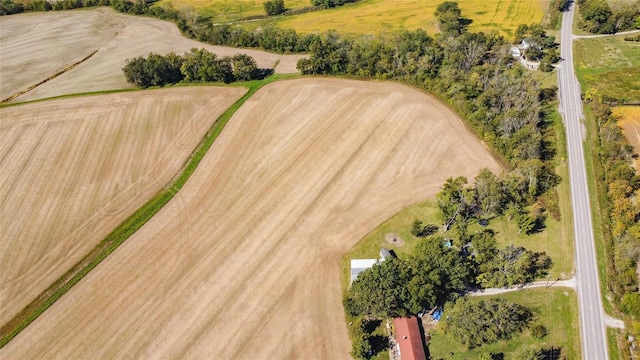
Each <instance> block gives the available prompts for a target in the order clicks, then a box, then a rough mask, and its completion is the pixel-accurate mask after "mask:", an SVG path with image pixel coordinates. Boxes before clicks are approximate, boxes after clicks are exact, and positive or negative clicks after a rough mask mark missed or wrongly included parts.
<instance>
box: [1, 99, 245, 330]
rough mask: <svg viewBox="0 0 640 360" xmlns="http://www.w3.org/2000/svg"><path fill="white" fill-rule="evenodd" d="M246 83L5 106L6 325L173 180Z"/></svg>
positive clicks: (3, 312)
mask: <svg viewBox="0 0 640 360" xmlns="http://www.w3.org/2000/svg"><path fill="white" fill-rule="evenodd" d="M245 91H246V89H244V88H241V87H225V88H216V87H206V88H204V87H197V88H193V87H192V88H186V87H185V88H176V89H162V90H150V91H141V92H132V93H122V94H110V95H100V96H87V97H75V98H66V99H58V100H51V101H46V102H37V103H32V104H25V105H17V106H12V107H5V108H2V109H0V139H1V141H0V167H1V168H2V171H1V172H0V198H1V199H2V202H1V203H0V229H2V233H1V234H0V268H2V271H0V324H3V325H4V324H5V323H6V322H7V321H9V320H10V319H11V318H12V317H13V316H15V314H16V313H17V312H18V311H20V310H21V309H22V308H23V307H24V306H26V305H27V304H28V303H29V302H30V301H32V300H33V299H34V298H35V297H36V296H38V295H39V294H40V293H41V292H42V291H44V290H45V289H46V288H47V287H48V286H49V285H51V283H53V282H54V281H55V280H56V279H57V278H58V277H60V276H61V275H62V274H64V273H65V272H66V271H67V270H68V269H69V268H71V266H72V265H73V264H75V263H76V262H77V261H79V260H80V259H81V258H82V257H83V256H84V255H85V254H86V253H87V252H88V251H89V250H90V249H92V248H93V247H94V246H95V245H96V244H97V243H98V242H100V240H102V239H103V238H104V237H105V236H106V235H107V234H108V233H109V232H110V231H111V230H112V229H113V228H114V227H115V226H116V225H118V224H119V223H120V222H122V221H123V220H124V219H125V218H126V217H127V216H129V215H130V214H131V213H132V212H133V211H134V210H135V209H137V208H138V207H140V206H141V205H142V204H143V203H144V202H145V201H146V200H147V199H148V198H150V197H151V196H153V195H154V194H155V193H156V192H158V191H159V190H160V189H161V188H162V187H163V186H164V185H165V184H166V183H167V182H169V180H170V179H171V178H172V177H174V176H175V175H176V173H177V172H178V171H179V169H180V168H181V166H182V164H183V163H184V162H185V161H186V159H187V158H188V156H189V155H190V154H191V152H192V151H193V149H194V148H195V147H196V145H197V144H198V143H199V141H200V140H201V139H202V137H203V136H204V134H205V133H206V132H207V130H208V129H209V128H210V127H211V125H212V123H213V121H214V120H215V119H216V118H217V116H218V115H220V114H221V113H222V112H223V111H224V110H225V109H226V108H227V107H229V106H230V105H231V104H233V102H234V101H235V100H237V99H238V98H240V97H241V96H242V94H244V92H245ZM130 275H132V276H133V274H130Z"/></svg>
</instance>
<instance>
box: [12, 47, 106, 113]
mask: <svg viewBox="0 0 640 360" xmlns="http://www.w3.org/2000/svg"><path fill="white" fill-rule="evenodd" d="M97 52H98V50H94V51H92V52H91V53H90V54H89V55H87V56H85V57H84V58H82V60H80V61H76V62H74V63H73V64H71V65H69V66H67V67H66V68H64V69H62V70H60V71H58V72H56V73H55V74H53V75H51V76H49V77H48V78H46V79H44V80H42V81H40V82H39V83H37V84H35V85H31V86H29V87H28V88H26V89H25V90H20V91H18V92H17V93H15V94H13V95H11V96H9V97H8V98H6V99H4V100H2V101H0V102H1V103H8V102H9V101H11V100H13V99H15V98H17V97H19V96H22V95H24V94H26V93H28V92H29V91H31V90H33V89H35V88H37V87H38V86H40V85H42V84H44V83H46V82H49V81H51V80H53V79H55V78H57V77H58V76H60V75H62V74H64V73H66V72H68V71H71V70H72V69H73V68H75V67H76V66H78V65H80V64H82V63H83V62H85V61H87V60H89V59H90V58H91V57H92V56H93V55H95V54H96V53H97Z"/></svg>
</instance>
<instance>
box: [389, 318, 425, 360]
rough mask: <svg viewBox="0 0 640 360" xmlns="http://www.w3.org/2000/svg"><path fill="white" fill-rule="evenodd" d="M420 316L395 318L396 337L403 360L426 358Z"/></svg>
mask: <svg viewBox="0 0 640 360" xmlns="http://www.w3.org/2000/svg"><path fill="white" fill-rule="evenodd" d="M418 321H419V320H418V318H417V317H415V316H412V317H409V318H395V319H393V327H394V329H395V334H394V337H395V338H396V343H397V344H398V347H399V350H400V359H402V360H426V359H427V355H426V353H425V346H424V340H423V338H422V334H421V333H420V327H419V326H418Z"/></svg>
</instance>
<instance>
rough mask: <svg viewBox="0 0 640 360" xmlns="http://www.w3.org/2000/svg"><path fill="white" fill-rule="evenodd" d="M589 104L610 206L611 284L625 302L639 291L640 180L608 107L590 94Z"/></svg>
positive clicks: (631, 153)
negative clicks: (595, 129)
mask: <svg viewBox="0 0 640 360" xmlns="http://www.w3.org/2000/svg"><path fill="white" fill-rule="evenodd" d="M588 100H590V101H589V103H590V105H591V108H592V110H593V115H594V118H595V121H596V125H597V127H598V137H597V153H596V155H597V158H598V160H599V167H598V168H599V169H600V171H599V176H598V177H599V179H600V181H601V182H602V183H603V184H604V189H605V191H606V194H605V195H606V200H607V201H606V203H607V205H608V206H607V207H608V215H609V216H608V218H609V227H608V228H609V232H610V237H611V240H610V247H611V251H610V254H611V255H612V263H613V266H611V267H610V269H609V270H610V272H611V274H610V275H609V284H610V286H611V288H612V290H613V291H614V293H615V294H616V295H617V296H618V297H620V298H624V297H625V296H629V295H628V294H630V293H634V292H637V291H638V283H637V277H636V274H635V272H636V267H637V266H638V262H639V261H640V176H639V175H638V174H637V173H636V172H635V170H634V168H633V167H632V166H631V163H632V161H633V156H634V152H633V148H632V147H631V145H629V143H628V142H627V140H626V138H625V137H624V135H623V134H622V131H621V129H620V127H619V126H618V125H617V123H616V121H617V119H616V118H615V117H614V116H613V115H612V114H611V110H610V109H609V107H608V106H607V105H606V104H604V103H603V101H602V99H601V98H600V97H599V96H597V94H596V95H595V96H591V94H590V95H589V96H588ZM636 299H638V297H636Z"/></svg>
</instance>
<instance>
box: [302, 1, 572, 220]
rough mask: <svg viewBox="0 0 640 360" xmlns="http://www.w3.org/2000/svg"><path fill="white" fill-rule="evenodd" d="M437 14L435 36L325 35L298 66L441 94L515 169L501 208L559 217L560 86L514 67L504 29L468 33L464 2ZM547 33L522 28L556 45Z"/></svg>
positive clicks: (444, 6) (405, 33) (418, 33)
mask: <svg viewBox="0 0 640 360" xmlns="http://www.w3.org/2000/svg"><path fill="white" fill-rule="evenodd" d="M437 11H438V17H439V21H440V23H441V30H442V28H445V31H446V32H445V33H443V34H439V35H436V36H435V37H431V36H429V35H427V34H426V33H425V32H424V31H423V30H415V31H401V32H398V33H395V34H393V35H390V36H386V37H385V36H382V37H378V38H362V39H343V38H341V37H339V36H338V35H337V34H335V33H325V34H322V35H320V36H319V38H316V39H313V40H312V41H311V43H310V44H309V58H304V59H301V60H300V61H299V62H298V69H299V70H300V71H301V72H302V73H303V74H330V75H350V76H357V77H375V78H380V79H396V80H400V81H403V82H408V83H411V84H414V85H416V86H419V87H422V88H424V89H427V90H430V91H432V92H434V93H437V94H439V95H441V96H442V97H444V98H445V99H446V100H447V101H448V102H449V104H451V105H452V106H453V107H454V108H455V109H456V110H457V111H458V112H459V113H460V114H461V115H462V116H463V117H464V118H465V119H466V120H467V121H468V122H469V123H470V124H471V125H472V126H473V128H474V129H475V131H476V132H477V133H478V134H479V135H480V136H481V137H482V138H483V140H485V142H487V143H488V144H490V145H491V147H492V148H493V149H495V150H496V151H497V152H499V153H500V155H502V157H503V158H504V160H505V162H506V167H507V168H508V170H510V172H509V174H508V175H507V176H505V177H504V179H501V184H499V186H498V187H499V188H502V189H503V190H504V187H505V186H506V187H509V188H511V191H509V192H506V193H507V194H509V198H508V199H502V200H501V199H498V200H499V201H498V203H497V205H496V207H497V208H506V207H507V205H509V204H510V203H511V204H512V207H514V211H513V212H514V213H534V214H538V213H539V212H540V211H541V210H545V209H547V210H549V209H551V210H553V214H554V216H556V215H558V216H559V213H558V212H557V207H558V205H557V194H555V188H554V187H555V185H557V183H558V181H559V178H558V177H557V176H556V175H555V174H554V170H553V169H554V164H553V163H552V160H553V158H554V157H555V148H554V146H555V145H554V144H555V134H554V130H553V129H552V128H551V127H548V122H547V121H546V119H545V118H546V115H547V113H548V112H550V111H553V110H552V108H553V107H554V106H553V105H552V104H553V102H554V101H555V99H556V92H555V90H556V89H543V90H542V91H541V90H540V86H539V84H538V82H537V81H535V80H534V79H532V78H531V77H530V76H527V74H526V73H525V71H524V70H523V69H522V68H521V67H520V66H514V65H516V64H514V63H513V59H512V58H511V55H510V53H509V47H510V45H509V43H508V42H507V41H505V39H504V38H503V37H501V36H499V35H498V34H497V33H495V32H492V33H490V34H485V33H482V32H480V33H469V32H467V31H466V28H465V27H464V21H462V20H461V19H463V18H462V14H461V12H460V10H459V8H458V7H457V4H456V3H453V2H446V3H443V4H441V5H439V6H438V10H437ZM447 24H448V25H447ZM447 29H448V30H447ZM541 30H542V29H540V28H539V27H536V26H532V27H530V28H529V27H521V29H520V32H519V35H520V36H528V37H531V38H534V39H536V41H539V42H541V43H543V44H544V45H545V46H546V45H548V43H553V39H551V38H547V37H546V36H544V35H543V34H542V33H543V31H541ZM503 193H504V192H503ZM548 193H550V194H548ZM536 204H537V205H536ZM536 207H537V208H536ZM523 209H529V210H530V211H529V210H527V211H524V210H523ZM514 216H515V215H514ZM518 216H519V217H523V216H522V215H518ZM540 219H542V217H539V216H537V217H536V222H537V221H538V220H540ZM523 220H524V219H523ZM524 225H525V224H523V226H524ZM529 225H530V224H529ZM538 225H540V224H538ZM527 231H531V230H527Z"/></svg>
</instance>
